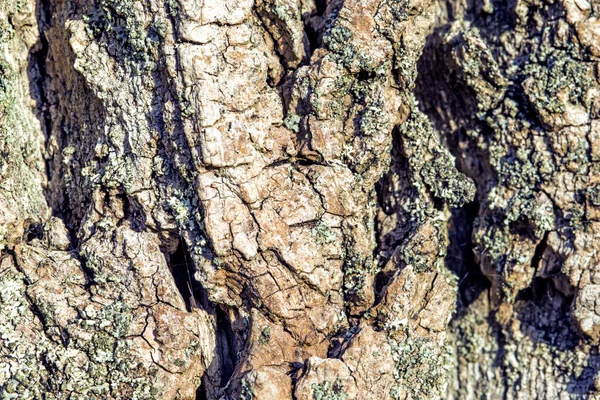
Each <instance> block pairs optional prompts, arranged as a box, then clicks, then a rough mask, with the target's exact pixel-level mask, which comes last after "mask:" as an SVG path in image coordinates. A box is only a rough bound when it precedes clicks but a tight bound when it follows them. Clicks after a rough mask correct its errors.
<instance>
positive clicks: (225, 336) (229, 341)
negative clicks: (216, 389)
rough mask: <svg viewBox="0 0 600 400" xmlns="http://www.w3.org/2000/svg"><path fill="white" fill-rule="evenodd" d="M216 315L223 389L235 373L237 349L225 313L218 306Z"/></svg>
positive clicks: (229, 322)
mask: <svg viewBox="0 0 600 400" xmlns="http://www.w3.org/2000/svg"><path fill="white" fill-rule="evenodd" d="M216 314H217V348H218V351H219V353H220V354H219V355H220V358H221V368H222V373H221V387H225V386H226V385H227V382H229V379H230V378H231V376H232V375H233V372H234V371H235V366H236V363H237V354H238V348H237V345H236V337H235V334H234V332H233V328H232V326H231V321H230V320H229V317H228V316H227V313H226V312H225V311H224V310H223V309H222V308H221V307H220V306H219V307H217V308H216Z"/></svg>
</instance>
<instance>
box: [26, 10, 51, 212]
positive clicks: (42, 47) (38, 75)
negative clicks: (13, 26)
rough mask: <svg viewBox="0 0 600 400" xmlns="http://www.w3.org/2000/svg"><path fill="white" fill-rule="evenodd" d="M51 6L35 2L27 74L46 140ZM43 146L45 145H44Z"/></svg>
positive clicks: (48, 133) (47, 165)
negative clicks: (34, 44) (35, 32)
mask: <svg viewBox="0 0 600 400" xmlns="http://www.w3.org/2000/svg"><path fill="white" fill-rule="evenodd" d="M51 15H52V14H51V7H50V3H49V2H48V1H47V0H41V1H38V2H37V4H36V19H37V23H38V32H39V35H40V41H39V42H38V44H37V50H36V51H35V52H32V53H31V55H30V57H29V66H28V75H29V85H30V93H31V96H32V97H33V99H34V100H35V102H36V116H37V118H38V120H39V121H40V126H41V128H42V133H43V134H44V140H45V141H47V140H48V139H49V138H50V136H51V134H52V121H51V116H50V110H49V109H48V97H47V93H46V80H47V78H48V72H47V70H46V58H47V57H48V50H49V46H48V39H47V37H46V29H47V27H48V26H49V24H50V18H51ZM44 147H45V146H44ZM45 169H46V177H47V180H48V182H51V181H52V168H51V163H50V160H48V159H46V160H45ZM44 195H45V197H46V200H47V202H48V204H49V205H50V206H51V207H52V208H53V209H54V208H55V205H54V204H52V202H51V196H50V195H49V193H48V190H47V189H45V190H44Z"/></svg>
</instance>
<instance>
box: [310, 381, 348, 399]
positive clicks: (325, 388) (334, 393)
mask: <svg viewBox="0 0 600 400" xmlns="http://www.w3.org/2000/svg"><path fill="white" fill-rule="evenodd" d="M311 389H312V390H313V399H314V400H348V394H347V393H346V392H344V386H343V385H342V383H341V382H340V381H339V380H336V381H334V382H333V383H332V382H330V381H323V382H321V383H313V384H312V386H311Z"/></svg>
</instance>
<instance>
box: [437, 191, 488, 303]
mask: <svg viewBox="0 0 600 400" xmlns="http://www.w3.org/2000/svg"><path fill="white" fill-rule="evenodd" d="M478 214H479V203H477V202H471V203H467V204H465V205H464V206H462V207H460V208H457V209H454V210H452V215H451V217H450V220H449V226H448V237H449V239H450V243H449V244H448V253H447V255H446V258H445V263H446V267H447V268H448V269H449V270H450V271H452V272H453V273H454V274H455V275H456V277H457V278H458V298H457V310H458V311H459V313H460V311H462V310H463V309H466V308H467V307H468V306H469V305H470V304H471V303H473V302H474V301H475V300H477V298H478V297H479V295H480V294H481V293H482V292H484V291H486V290H487V289H489V288H490V286H491V283H490V281H489V279H488V278H487V277H486V276H485V274H484V273H483V272H482V271H481V268H480V267H479V264H478V263H477V261H476V260H475V253H474V252H473V241H472V234H473V224H474V221H475V218H476V217H477V215H478Z"/></svg>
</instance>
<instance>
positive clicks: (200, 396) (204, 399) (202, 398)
mask: <svg viewBox="0 0 600 400" xmlns="http://www.w3.org/2000/svg"><path fill="white" fill-rule="evenodd" d="M196 400H208V395H207V394H206V386H205V385H204V383H202V384H200V387H199V388H198V389H197V390H196Z"/></svg>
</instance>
